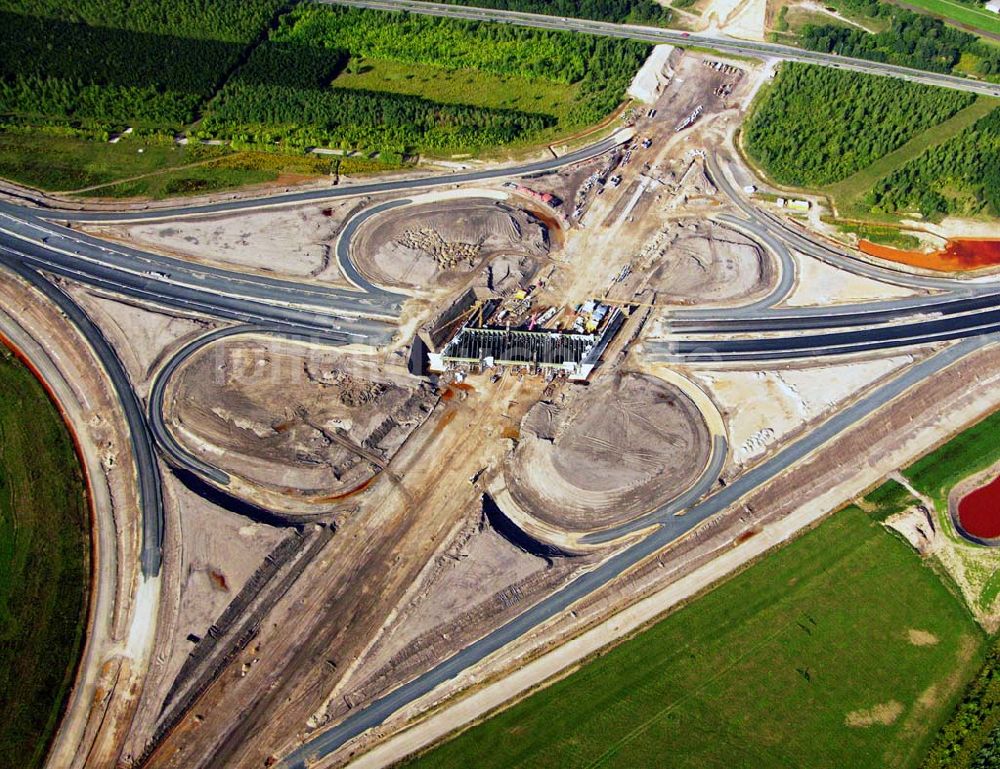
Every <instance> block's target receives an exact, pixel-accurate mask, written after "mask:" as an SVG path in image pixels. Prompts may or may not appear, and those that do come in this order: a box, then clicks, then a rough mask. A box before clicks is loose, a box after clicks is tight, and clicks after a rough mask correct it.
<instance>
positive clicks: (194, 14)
mask: <svg viewBox="0 0 1000 769" xmlns="http://www.w3.org/2000/svg"><path fill="white" fill-rule="evenodd" d="M285 4H286V3H285V0H0V11H6V12H8V13H16V14H20V15H21V16H24V17H35V18H40V19H50V20H59V21H67V22H70V23H73V24H86V25H88V26H92V27H104V28H107V29H124V30H130V31H132V32H155V33H157V34H164V35H171V36H173V37H185V38H192V39H195V40H222V41H226V42H231V43H249V42H250V41H252V40H256V39H257V38H258V37H259V36H260V34H261V32H262V31H263V30H264V29H265V28H266V27H267V25H268V23H269V22H270V21H271V20H272V19H273V18H274V16H275V14H276V13H277V12H278V11H279V10H280V9H281V8H282V7H283V6H284V5H285Z"/></svg>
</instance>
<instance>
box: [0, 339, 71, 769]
mask: <svg viewBox="0 0 1000 769" xmlns="http://www.w3.org/2000/svg"><path fill="white" fill-rule="evenodd" d="M0 351H2V354H0V766H9V767H19V769H33V768H34V767H39V766H41V765H42V763H43V762H44V760H45V754H46V751H47V750H48V745H49V741H50V740H51V738H52V735H53V734H54V733H55V729H56V727H57V726H58V723H59V717H60V714H61V712H62V708H63V705H64V703H65V701H66V697H67V696H68V694H69V691H70V687H71V685H72V683H73V676H74V672H75V670H76V664H77V660H78V658H79V655H80V649H81V644H82V640H83V630H84V627H83V626H84V620H85V616H86V595H87V589H88V571H89V556H88V546H89V543H88V537H89V520H88V513H87V503H86V497H85V495H84V489H83V478H82V475H81V471H80V465H79V462H78V461H77V457H76V453H75V451H74V448H73V443H72V441H71V439H70V436H69V434H68V432H67V430H66V426H65V424H64V423H63V421H62V418H61V417H60V415H59V412H58V411H57V410H56V409H55V407H54V406H53V405H52V403H51V402H50V401H49V399H48V396H47V395H46V393H45V391H44V390H43V389H42V386H41V385H40V384H39V382H38V381H37V380H36V379H35V377H34V375H33V374H32V372H31V371H30V370H29V369H28V368H26V367H25V366H23V365H22V364H20V363H19V362H17V360H16V359H14V358H13V357H11V356H10V353H8V352H7V351H6V349H5V348H2V347H0Z"/></svg>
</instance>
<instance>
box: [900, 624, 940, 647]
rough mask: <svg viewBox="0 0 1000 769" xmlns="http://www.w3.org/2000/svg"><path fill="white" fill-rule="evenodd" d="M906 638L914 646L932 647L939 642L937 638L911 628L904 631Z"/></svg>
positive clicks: (931, 634)
mask: <svg viewBox="0 0 1000 769" xmlns="http://www.w3.org/2000/svg"><path fill="white" fill-rule="evenodd" d="M906 637H907V638H908V639H909V641H910V643H911V644H913V645H914V646H934V645H936V644H937V643H938V642H939V639H938V637H937V636H936V635H934V634H933V633H929V632H928V631H926V630H917V629H916V628H912V627H911V628H910V629H909V630H907V631H906Z"/></svg>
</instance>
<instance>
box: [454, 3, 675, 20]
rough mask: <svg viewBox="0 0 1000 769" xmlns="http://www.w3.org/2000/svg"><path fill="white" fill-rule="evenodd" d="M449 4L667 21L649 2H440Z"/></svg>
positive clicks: (664, 13) (666, 12)
mask: <svg viewBox="0 0 1000 769" xmlns="http://www.w3.org/2000/svg"><path fill="white" fill-rule="evenodd" d="M444 2H446V3H449V4H451V5H474V6H478V7H480V8H496V9H498V10H502V11H521V12H524V13H542V14H547V15H549V16H569V17H576V18H580V19H594V20H595V21H614V22H628V23H631V24H656V25H660V26H665V25H666V24H668V23H669V22H670V18H671V15H672V14H671V13H670V9H668V8H664V7H663V6H662V5H659V4H658V3H655V2H653V0H444Z"/></svg>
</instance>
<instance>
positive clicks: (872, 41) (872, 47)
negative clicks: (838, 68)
mask: <svg viewBox="0 0 1000 769" xmlns="http://www.w3.org/2000/svg"><path fill="white" fill-rule="evenodd" d="M842 3H843V4H844V5H845V6H846V7H847V8H848V9H849V10H852V11H854V12H856V13H862V14H864V15H866V16H870V17H872V18H886V17H888V18H890V19H891V23H890V25H889V28H888V29H886V30H885V31H883V32H876V33H871V32H866V31H864V30H861V29H856V28H853V27H852V28H848V27H843V26H839V25H835V24H820V25H807V26H806V27H805V28H804V29H803V31H802V44H803V45H804V46H805V47H806V48H808V49H810V50H813V51H822V52H823V53H837V54H840V55H841V56H850V57H853V58H859V59H868V60H869V61H880V62H887V63H890V64H897V65H900V66H904V67H914V68H916V69H924V70H929V71H931V72H941V73H950V72H952V71H954V70H955V68H956V66H957V65H958V63H959V61H960V60H961V58H962V54H971V55H972V56H973V57H974V58H975V60H976V71H977V72H979V74H981V75H991V74H994V73H1000V48H997V47H996V46H989V45H986V44H985V43H983V42H982V41H981V40H980V39H979V38H978V37H976V36H975V35H972V34H969V33H968V32H962V31H961V30H958V29H955V28H954V27H949V26H948V25H947V24H945V23H944V22H943V21H941V20H940V19H935V18H933V17H931V16H927V15H924V14H919V13H914V12H913V11H909V10H906V9H905V8H896V7H894V6H889V5H886V4H885V3H881V2H878V0H842Z"/></svg>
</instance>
